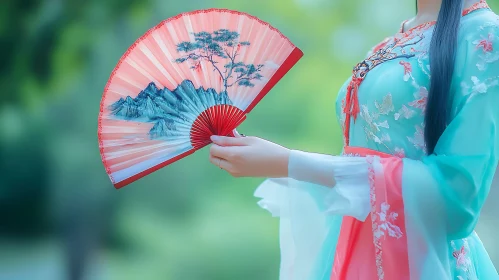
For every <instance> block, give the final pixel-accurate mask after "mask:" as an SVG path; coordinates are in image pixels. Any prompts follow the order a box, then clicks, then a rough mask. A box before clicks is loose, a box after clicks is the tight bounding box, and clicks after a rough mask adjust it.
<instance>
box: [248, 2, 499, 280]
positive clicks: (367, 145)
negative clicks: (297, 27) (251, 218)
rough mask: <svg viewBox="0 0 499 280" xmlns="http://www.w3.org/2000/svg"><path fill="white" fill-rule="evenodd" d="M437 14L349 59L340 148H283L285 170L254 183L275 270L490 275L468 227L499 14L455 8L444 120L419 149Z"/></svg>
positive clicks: (479, 179) (492, 84)
mask: <svg viewBox="0 0 499 280" xmlns="http://www.w3.org/2000/svg"><path fill="white" fill-rule="evenodd" d="M434 25H435V22H430V23H426V24H423V25H420V26H417V27H415V28H412V29H410V30H406V31H404V30H403V28H402V30H401V31H400V32H399V33H397V34H395V35H394V36H393V37H390V38H387V39H385V40H384V41H383V42H382V43H381V44H379V45H378V46H376V47H375V48H373V50H372V51H371V52H370V53H369V54H368V56H367V57H366V59H365V60H364V61H363V62H361V63H359V64H358V65H357V66H356V67H355V68H354V71H353V75H352V78H350V79H349V80H348V81H347V82H346V83H345V85H344V86H343V87H342V89H341V90H340V93H339V95H338V100H337V106H336V111H337V114H338V119H339V121H340V124H341V125H342V127H343V130H344V141H345V147H344V150H343V154H342V155H340V156H329V155H321V154H313V153H306V152H301V151H292V152H291V155H290V160H289V178H281V179H269V180H267V181H265V182H264V183H263V184H262V185H261V186H260V187H259V188H258V189H257V191H256V193H255V195H256V196H257V197H260V198H262V199H261V201H260V202H259V204H260V206H261V207H263V208H265V209H267V210H269V211H270V212H271V213H272V214H273V215H274V216H278V217H280V243H281V258H282V259H281V276H280V278H281V280H326V279H334V280H345V279H346V280H353V279H355V280H357V279H362V280H370V279H385V280H401V279H402V280H403V279H410V280H416V279H417V280H419V279H425V280H427V279H429V280H433V279H435V280H443V279H460V280H465V279H485V280H489V279H499V276H498V274H497V271H496V270H495V268H494V266H493V264H492V262H491V260H490V258H489V256H488V254H487V252H486V251H485V249H484V247H483V245H482V242H481V241H480V239H479V238H478V236H477V234H476V233H475V232H474V228H475V225H476V223H477V220H478V217H479V214H480V210H481V208H482V206H483V204H484V202H485V199H486V197H487V194H488V192H489V189H490V187H491V185H492V181H493V177H494V174H495V171H496V167H497V164H498V160H499V17H498V16H497V15H496V14H494V13H493V12H492V11H491V10H490V9H489V8H488V6H487V4H486V3H485V1H482V2H480V3H477V4H476V5H474V6H472V7H471V8H468V9H466V10H465V11H464V12H463V18H462V21H461V26H460V30H459V35H458V36H459V38H458V50H457V58H456V64H455V71H454V74H453V75H454V77H453V81H452V85H451V97H452V100H451V101H452V103H451V105H452V106H450V108H451V112H450V115H451V122H450V123H449V125H448V126H447V128H446V129H445V131H444V133H443V135H442V136H441V137H440V139H439V141H438V143H437V146H436V148H435V151H434V153H433V154H431V155H427V153H426V150H425V143H424V136H423V132H424V115H425V108H426V103H427V97H428V89H429V85H430V64H429V61H430V60H429V54H428V50H429V46H430V41H431V37H432V32H433V30H434ZM333 176H334V177H333ZM329 182H333V183H332V184H331V183H329Z"/></svg>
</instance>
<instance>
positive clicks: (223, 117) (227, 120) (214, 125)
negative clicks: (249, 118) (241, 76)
mask: <svg viewBox="0 0 499 280" xmlns="http://www.w3.org/2000/svg"><path fill="white" fill-rule="evenodd" d="M245 119H246V114H245V113H244V111H242V110H241V109H239V108H237V107H235V106H232V105H226V104H222V105H215V106H213V107H210V108H208V109H206V110H204V111H203V112H202V113H201V114H200V115H199V116H198V117H197V118H196V120H195V121H194V123H193V124H192V128H191V144H192V146H193V147H194V149H196V150H199V149H201V148H203V147H205V146H207V145H208V144H210V143H211V140H210V137H211V136H212V135H224V136H231V137H234V136H235V135H234V129H235V128H236V127H238V126H239V125H240V124H241V123H242V122H243V121H244V120H245Z"/></svg>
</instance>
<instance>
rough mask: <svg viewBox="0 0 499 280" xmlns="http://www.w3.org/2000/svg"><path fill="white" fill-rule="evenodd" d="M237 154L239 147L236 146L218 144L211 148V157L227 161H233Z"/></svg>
mask: <svg viewBox="0 0 499 280" xmlns="http://www.w3.org/2000/svg"><path fill="white" fill-rule="evenodd" d="M236 154H237V147H234V146H228V147H225V146H219V145H217V144H212V145H211V147H210V155H211V156H214V157H218V158H221V159H225V160H231V159H234V158H235V155H236Z"/></svg>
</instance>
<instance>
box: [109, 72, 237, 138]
mask: <svg viewBox="0 0 499 280" xmlns="http://www.w3.org/2000/svg"><path fill="white" fill-rule="evenodd" d="M218 104H228V105H231V104H232V102H231V101H230V99H229V97H228V95H227V93H226V92H225V91H224V92H222V93H220V94H219V93H217V92H216V91H215V90H214V89H213V88H209V89H204V88H203V87H200V88H197V89H196V88H195V87H194V84H193V83H192V81H190V80H184V81H183V82H182V83H181V84H180V85H179V86H178V87H177V88H176V89H174V90H173V91H170V90H169V89H168V88H163V89H159V88H158V87H157V86H156V84H155V83H154V82H151V83H150V84H149V85H148V86H147V87H146V88H145V89H144V90H142V91H141V92H140V93H139V94H138V95H137V97H135V98H132V97H130V96H127V97H126V98H120V99H119V100H118V101H116V102H115V103H113V104H112V105H111V106H109V109H110V110H111V114H112V116H113V117H114V118H117V119H121V120H126V121H135V122H146V123H154V126H153V127H152V128H151V130H150V131H149V135H150V137H151V138H152V139H157V138H161V137H171V136H177V135H178V136H181V135H182V134H181V133H180V132H179V131H178V129H177V124H185V125H187V126H190V124H192V122H193V121H194V120H195V119H196V118H197V116H198V115H199V114H200V113H201V112H203V111H204V110H206V109H208V108H209V107H212V106H215V105H218Z"/></svg>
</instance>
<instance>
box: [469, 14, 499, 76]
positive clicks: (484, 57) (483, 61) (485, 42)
mask: <svg viewBox="0 0 499 280" xmlns="http://www.w3.org/2000/svg"><path fill="white" fill-rule="evenodd" d="M496 25H497V24H496ZM481 28H485V26H482V27H481ZM494 37H495V36H494V34H493V33H492V32H489V34H488V35H487V37H486V38H485V37H483V36H482V39H480V40H475V41H473V44H474V45H475V48H476V50H477V51H479V50H480V49H481V50H482V52H480V54H478V58H479V61H478V62H477V64H476V67H477V68H478V70H480V71H485V70H487V65H488V64H489V63H492V62H496V61H498V60H499V51H494V50H495V49H494V42H495V38H494Z"/></svg>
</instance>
